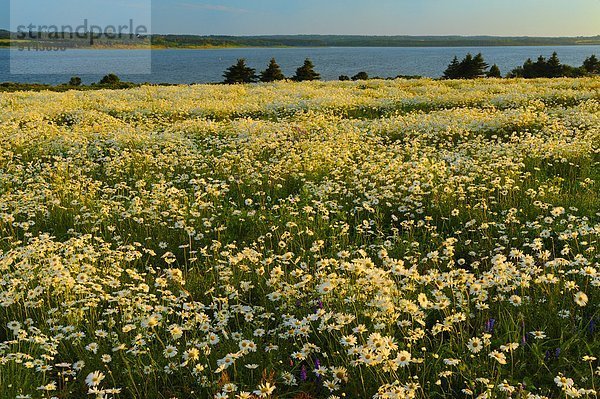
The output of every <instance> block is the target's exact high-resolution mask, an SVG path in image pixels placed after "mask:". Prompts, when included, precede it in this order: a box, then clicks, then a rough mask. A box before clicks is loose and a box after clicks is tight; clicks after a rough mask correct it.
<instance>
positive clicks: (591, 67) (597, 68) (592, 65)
mask: <svg viewBox="0 0 600 399" xmlns="http://www.w3.org/2000/svg"><path fill="white" fill-rule="evenodd" d="M583 69H585V71H586V72H587V73H592V74H598V73H600V61H598V58H597V57H596V55H595V54H592V55H591V56H589V57H588V58H586V59H585V61H583Z"/></svg>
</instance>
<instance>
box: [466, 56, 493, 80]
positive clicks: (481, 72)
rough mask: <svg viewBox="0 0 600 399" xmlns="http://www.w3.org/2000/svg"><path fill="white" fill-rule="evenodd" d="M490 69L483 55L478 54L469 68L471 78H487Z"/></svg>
mask: <svg viewBox="0 0 600 399" xmlns="http://www.w3.org/2000/svg"><path fill="white" fill-rule="evenodd" d="M488 68H489V64H487V63H486V62H485V60H484V59H483V55H482V54H481V53H479V54H477V55H476V56H475V58H473V61H472V63H471V66H470V68H469V72H470V75H471V76H469V77H470V78H481V77H484V76H486V71H487V69H488Z"/></svg>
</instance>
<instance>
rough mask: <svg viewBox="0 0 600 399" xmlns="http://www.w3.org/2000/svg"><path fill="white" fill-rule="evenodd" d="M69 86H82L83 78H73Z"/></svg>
mask: <svg viewBox="0 0 600 399" xmlns="http://www.w3.org/2000/svg"><path fill="white" fill-rule="evenodd" d="M67 84H68V85H69V86H81V78H80V77H79V76H73V77H72V78H71V79H70V80H69V83H67Z"/></svg>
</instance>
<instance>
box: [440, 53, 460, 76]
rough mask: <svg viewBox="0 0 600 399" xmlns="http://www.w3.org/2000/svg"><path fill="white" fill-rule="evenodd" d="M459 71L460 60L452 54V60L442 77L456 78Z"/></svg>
mask: <svg viewBox="0 0 600 399" xmlns="http://www.w3.org/2000/svg"><path fill="white" fill-rule="evenodd" d="M459 73H460V62H459V61H458V57H457V56H454V58H453V59H452V62H451V63H450V64H448V68H446V70H445V71H444V79H458V78H459Z"/></svg>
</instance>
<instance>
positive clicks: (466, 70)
mask: <svg viewBox="0 0 600 399" xmlns="http://www.w3.org/2000/svg"><path fill="white" fill-rule="evenodd" d="M474 65H475V64H474V63H473V56H472V55H471V53H467V55H466V56H465V58H463V59H462V61H461V62H460V66H459V67H458V78H459V79H471V78H474V77H475V69H474Z"/></svg>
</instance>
